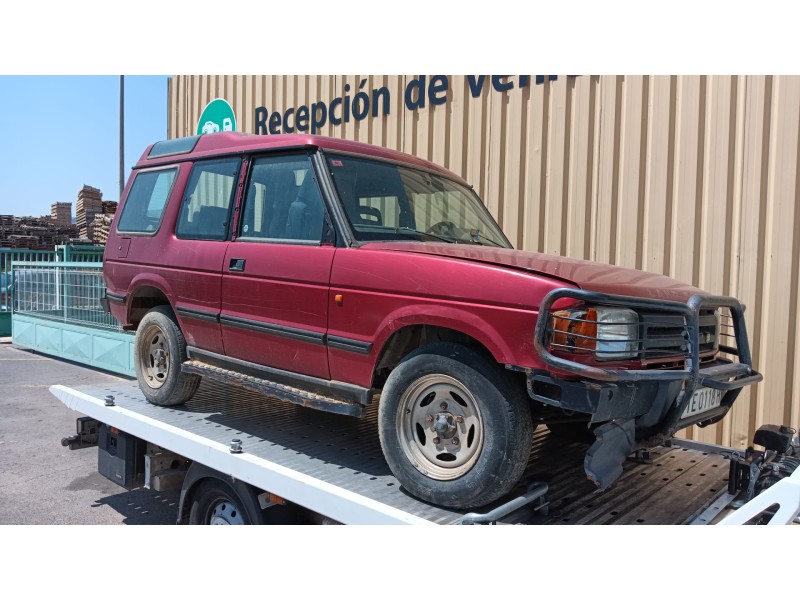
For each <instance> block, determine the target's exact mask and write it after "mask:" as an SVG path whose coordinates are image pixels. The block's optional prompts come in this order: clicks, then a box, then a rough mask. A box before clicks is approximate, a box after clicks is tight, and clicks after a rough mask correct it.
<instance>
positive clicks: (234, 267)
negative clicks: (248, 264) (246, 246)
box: [228, 258, 245, 271]
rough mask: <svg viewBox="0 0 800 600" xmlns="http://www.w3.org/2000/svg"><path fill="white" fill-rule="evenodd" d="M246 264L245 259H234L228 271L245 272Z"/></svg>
mask: <svg viewBox="0 0 800 600" xmlns="http://www.w3.org/2000/svg"><path fill="white" fill-rule="evenodd" d="M244 263H245V259H243V258H232V259H231V262H230V264H229V265H228V271H244Z"/></svg>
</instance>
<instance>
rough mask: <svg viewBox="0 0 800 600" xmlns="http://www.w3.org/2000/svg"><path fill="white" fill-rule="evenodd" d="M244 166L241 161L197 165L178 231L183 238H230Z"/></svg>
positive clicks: (237, 159) (193, 172) (187, 188)
mask: <svg viewBox="0 0 800 600" xmlns="http://www.w3.org/2000/svg"><path fill="white" fill-rule="evenodd" d="M241 163H242V161H241V159H240V158H224V159H218V160H206V161H203V162H198V163H195V165H194V167H193V168H192V175H191V177H189V183H188V184H187V186H186V192H185V193H184V196H183V202H182V203H181V213H180V215H179V216H178V226H177V228H176V230H175V234H176V235H177V236H178V237H179V238H181V239H184V240H224V239H226V238H227V237H228V224H229V222H230V214H231V210H230V209H231V204H232V201H233V195H234V191H235V190H236V183H237V180H238V178H239V167H240V166H241Z"/></svg>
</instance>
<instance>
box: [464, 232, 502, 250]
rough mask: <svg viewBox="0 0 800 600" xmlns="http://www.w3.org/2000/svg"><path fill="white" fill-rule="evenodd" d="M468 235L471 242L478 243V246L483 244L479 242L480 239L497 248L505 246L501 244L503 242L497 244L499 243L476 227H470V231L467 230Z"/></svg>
mask: <svg viewBox="0 0 800 600" xmlns="http://www.w3.org/2000/svg"><path fill="white" fill-rule="evenodd" d="M469 237H470V239H471V240H472V242H473V243H474V244H478V245H479V246H483V244H482V243H481V242H480V240H486V241H487V242H489V243H490V244H491V245H492V246H497V247H498V248H505V246H503V244H499V243H497V242H495V241H494V240H493V239H491V238H488V237H486V236H485V235H483V234H482V233H481V232H480V231H479V230H477V229H471V230H470V232H469Z"/></svg>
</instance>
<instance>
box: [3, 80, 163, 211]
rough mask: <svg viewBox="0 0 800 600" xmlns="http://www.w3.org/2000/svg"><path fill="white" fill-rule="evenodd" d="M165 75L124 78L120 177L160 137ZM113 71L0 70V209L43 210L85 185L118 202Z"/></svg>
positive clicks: (116, 84) (74, 194)
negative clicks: (75, 73)
mask: <svg viewBox="0 0 800 600" xmlns="http://www.w3.org/2000/svg"><path fill="white" fill-rule="evenodd" d="M167 80H168V77H166V76H141V75H139V76H130V75H129V76H126V77H125V78H124V88H125V90H124V94H125V106H124V114H125V129H124V138H125V150H124V156H123V165H124V179H125V181H127V178H128V175H129V174H130V172H131V167H132V166H133V165H134V164H135V163H136V162H137V161H138V160H139V157H140V156H141V155H142V152H144V150H145V148H147V146H148V145H150V144H152V143H153V142H156V141H159V140H163V139H166V138H167ZM119 96H120V77H119V76H113V75H104V76H97V75H95V76H91V75H90V76H67V75H62V76H46V75H32V76H31V75H22V76H8V75H5V76H0V164H2V165H3V167H2V171H3V172H5V176H3V177H0V214H12V215H16V216H28V215H30V216H40V215H49V214H50V205H51V204H52V203H53V202H72V215H73V217H74V216H75V204H76V200H77V197H78V192H79V191H80V189H81V188H82V187H83V186H84V184H85V185H90V186H92V187H96V188H99V189H100V190H101V191H102V192H103V199H104V200H114V201H117V200H119V164H120V163H119Z"/></svg>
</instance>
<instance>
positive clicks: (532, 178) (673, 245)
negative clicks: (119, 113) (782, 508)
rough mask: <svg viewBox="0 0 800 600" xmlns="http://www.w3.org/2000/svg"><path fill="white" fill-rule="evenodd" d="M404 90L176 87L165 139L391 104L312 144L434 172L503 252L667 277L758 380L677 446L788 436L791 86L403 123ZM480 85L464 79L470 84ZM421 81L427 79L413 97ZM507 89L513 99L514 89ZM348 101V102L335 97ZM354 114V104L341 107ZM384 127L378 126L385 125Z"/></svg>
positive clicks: (798, 101) (793, 151)
mask: <svg viewBox="0 0 800 600" xmlns="http://www.w3.org/2000/svg"><path fill="white" fill-rule="evenodd" d="M415 77H416V76H412V75H407V76H402V75H384V76H364V75H362V76H357V75H349V76H335V75H314V76H298V77H287V76H270V75H266V76H257V77H252V76H203V75H194V76H178V77H174V78H172V79H171V80H170V81H169V84H168V95H169V107H168V135H169V136H170V137H179V136H183V135H192V134H194V131H195V127H196V123H197V120H198V118H199V116H200V112H201V111H202V109H203V108H204V107H205V105H206V104H207V103H208V102H209V101H211V100H212V99H213V98H215V97H225V99H226V100H228V101H229V102H230V103H231V104H232V106H233V107H234V110H235V111H236V116H237V121H238V123H239V124H240V126H239V129H240V130H242V131H249V132H253V131H254V128H255V121H254V114H253V113H254V110H255V107H257V106H264V107H266V108H267V109H268V110H269V111H270V112H275V111H277V112H280V113H283V112H284V111H285V110H286V109H287V108H295V109H296V108H297V107H298V106H301V105H306V106H308V107H309V109H310V108H311V105H312V104H313V103H314V102H324V103H325V105H326V107H328V106H329V105H330V102H331V101H332V100H333V99H335V98H344V97H347V96H349V99H350V102H351V103H352V102H353V101H354V99H355V96H356V94H357V93H358V92H359V91H361V90H359V85H360V83H361V81H362V80H364V79H366V80H367V81H366V83H365V84H364V86H363V90H364V91H367V92H368V93H369V94H370V113H371V109H372V103H373V97H372V95H371V94H372V91H373V90H376V89H378V88H380V87H382V86H386V88H387V89H388V90H389V93H390V98H391V106H390V109H389V115H388V116H386V117H383V116H379V117H376V118H373V117H371V116H369V117H368V118H367V119H365V120H362V121H356V120H355V119H353V118H352V117H351V119H350V121H349V122H348V123H343V124H342V125H340V126H334V125H332V124H331V123H330V119H329V118H328V120H327V122H326V124H325V126H324V127H322V129H321V130H320V131H319V132H318V133H321V134H323V135H332V136H337V137H344V138H348V139H356V140H361V141H366V142H369V143H373V144H378V145H381V146H385V147H389V148H394V149H399V150H403V151H405V152H408V153H410V154H414V155H416V156H419V157H422V158H427V159H430V160H433V161H434V162H436V163H438V164H442V165H444V166H446V167H447V168H449V169H451V170H452V171H454V172H456V173H458V174H459V175H461V176H462V177H464V178H465V179H467V180H468V181H469V182H470V183H472V184H473V185H474V187H475V189H476V191H477V192H478V193H479V194H480V195H481V197H482V198H483V199H484V201H485V202H486V204H487V206H488V207H489V209H490V210H491V212H492V213H493V214H494V215H495V216H496V217H497V218H498V220H499V221H500V223H501V225H502V226H503V228H504V231H505V232H506V234H507V235H508V236H509V238H510V239H511V241H512V242H513V243H514V244H515V246H517V247H520V248H522V249H526V250H534V251H542V252H548V253H553V254H566V255H568V256H574V257H585V258H590V259H594V260H598V261H601V262H607V263H614V264H621V265H626V266H635V267H638V268H643V269H646V270H648V271H652V272H656V273H666V274H669V275H672V276H674V277H676V278H677V279H680V280H682V281H685V282H689V283H694V284H695V285H698V286H700V287H702V288H704V289H706V290H708V291H709V292H711V293H718V294H730V295H734V296H736V297H738V298H739V299H740V300H741V301H742V302H744V303H745V304H747V306H748V310H747V313H746V320H747V325H748V330H749V333H750V340H751V349H752V352H753V356H754V360H755V363H756V367H757V368H758V369H759V370H761V371H762V372H763V373H764V375H765V379H766V380H765V382H763V383H762V384H759V386H757V387H756V388H749V389H747V390H745V391H744V392H743V393H742V394H741V396H740V398H739V400H738V401H737V403H736V406H735V408H734V409H733V411H732V412H731V414H730V415H729V416H728V417H727V418H726V419H725V420H724V421H723V422H722V423H721V424H719V425H716V426H712V427H709V428H706V429H705V430H700V429H697V428H694V429H693V430H691V431H687V432H685V433H684V435H686V436H688V437H693V438H697V439H702V440H706V441H715V442H718V443H722V444H729V445H733V446H735V447H740V448H743V447H745V446H746V445H747V444H749V442H750V440H751V438H752V434H753V432H754V431H755V429H756V428H757V427H758V426H759V425H761V424H764V423H767V422H774V423H778V422H780V423H790V424H793V425H795V426H797V425H800V422H798V421H799V420H800V381H798V380H799V379H800V378H799V377H797V376H796V373H798V372H800V318H798V313H799V312H800V294H798V284H799V283H800V169H798V161H799V158H800V157H799V156H798V155H799V153H800V77H774V78H773V77H769V76H734V77H732V76H724V75H723V76H713V77H700V76H624V77H615V76H582V77H577V78H572V77H564V76H561V77H559V78H558V79H557V80H556V81H549V80H548V81H544V82H543V83H539V84H536V83H535V80H534V77H533V76H532V77H531V80H530V84H529V85H528V87H524V88H519V87H518V86H517V85H515V87H514V88H513V89H511V90H510V91H508V92H504V93H502V92H498V91H496V90H495V89H493V87H492V80H491V76H484V79H483V86H482V90H481V92H480V94H479V95H478V97H475V98H473V97H472V95H471V93H470V86H469V82H468V81H469V80H468V78H467V77H466V76H462V75H459V76H451V77H449V90H448V93H447V102H446V103H445V104H443V105H440V106H431V105H430V100H429V98H427V96H426V106H425V107H424V108H422V109H419V110H416V111H409V110H407V109H406V107H405V105H404V98H403V96H404V92H405V89H406V86H407V85H408V83H409V81H411V80H412V79H414V78H415ZM479 77H480V76H476V77H475V81H478V80H479ZM430 80H431V76H430V75H429V76H426V88H427V87H429V85H430ZM508 81H513V82H514V83H515V84H518V77H517V76H512V77H510V78H509V79H508ZM345 85H349V86H350V89H349V90H348V91H347V92H345ZM351 111H352V104H351ZM381 113H382V111H381Z"/></svg>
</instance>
